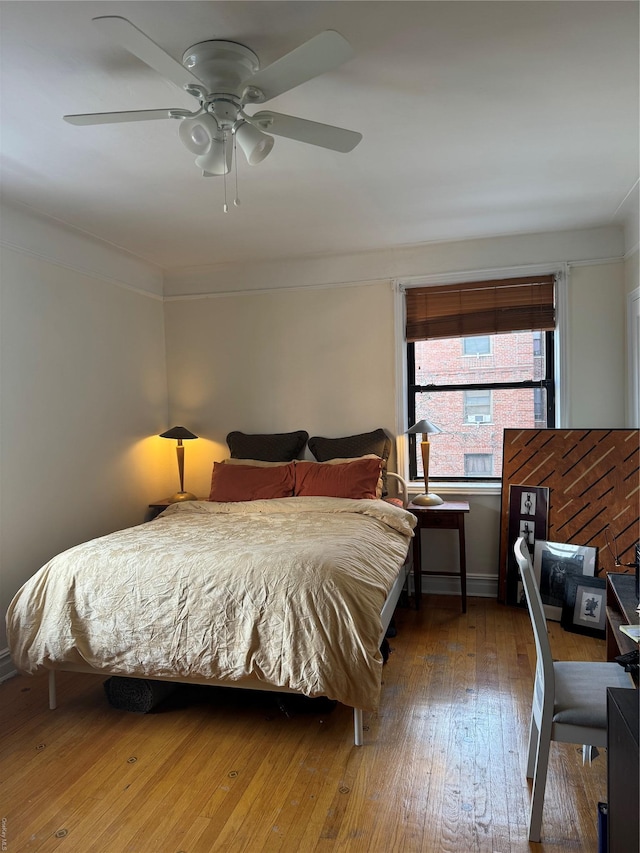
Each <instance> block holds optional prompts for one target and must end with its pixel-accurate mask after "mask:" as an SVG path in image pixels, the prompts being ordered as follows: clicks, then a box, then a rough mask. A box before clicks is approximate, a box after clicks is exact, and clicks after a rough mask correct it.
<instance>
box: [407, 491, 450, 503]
mask: <svg viewBox="0 0 640 853" xmlns="http://www.w3.org/2000/svg"><path fill="white" fill-rule="evenodd" d="M410 503H412V504H416V506H439V505H440V504H443V503H444V501H443V500H442V498H441V497H440V495H434V493H433V492H429V494H427V495H416V496H415V497H413V498H411V501H410Z"/></svg>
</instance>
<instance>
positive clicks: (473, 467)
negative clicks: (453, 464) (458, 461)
mask: <svg viewBox="0 0 640 853" xmlns="http://www.w3.org/2000/svg"><path fill="white" fill-rule="evenodd" d="M464 473H465V476H466V477H490V476H491V475H492V474H493V454H491V453H465V454H464Z"/></svg>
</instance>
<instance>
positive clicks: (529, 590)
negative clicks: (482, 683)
mask: <svg viewBox="0 0 640 853" xmlns="http://www.w3.org/2000/svg"><path fill="white" fill-rule="evenodd" d="M513 551H514V554H515V557H516V562H517V563H518V568H519V569H520V577H521V578H522V585H523V587H524V594H525V596H526V599H527V606H528V608H529V616H530V617H531V627H532V628H533V637H534V640H535V643H536V653H537V656H538V664H537V667H536V690H537V689H538V687H539V688H540V689H542V691H544V695H545V698H546V699H547V701H550V702H553V695H554V689H555V685H554V674H553V658H552V656H551V644H550V643H549V635H548V634H547V619H546V616H545V615H544V606H543V604H542V598H541V597H540V590H539V588H538V583H537V581H536V577H535V575H534V573H533V567H532V565H531V557H530V556H529V548H528V547H527V543H526V540H525V539H524V537H523V536H520V537H519V538H518V539H517V540H516V542H515V544H514V546H513ZM538 682H539V683H538ZM540 698H541V697H540Z"/></svg>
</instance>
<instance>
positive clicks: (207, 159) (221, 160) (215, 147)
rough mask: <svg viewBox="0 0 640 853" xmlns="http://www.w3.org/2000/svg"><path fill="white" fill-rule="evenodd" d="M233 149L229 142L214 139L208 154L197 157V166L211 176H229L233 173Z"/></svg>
mask: <svg viewBox="0 0 640 853" xmlns="http://www.w3.org/2000/svg"><path fill="white" fill-rule="evenodd" d="M231 157H232V148H231V144H230V143H229V141H228V140H227V141H226V144H225V140H224V139H215V138H214V139H212V140H211V143H210V145H209V149H208V150H207V152H206V153H204V154H201V155H200V156H199V157H196V166H197V167H198V168H199V169H202V171H203V172H207V173H208V174H209V175H227V174H229V172H230V171H231Z"/></svg>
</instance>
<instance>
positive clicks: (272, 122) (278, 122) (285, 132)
mask: <svg viewBox="0 0 640 853" xmlns="http://www.w3.org/2000/svg"><path fill="white" fill-rule="evenodd" d="M251 123H252V124H255V125H256V126H257V127H258V128H259V129H260V130H264V131H266V132H267V133H272V134H273V135H274V136H286V137H287V139H297V140H298V142H306V143H308V144H309V145H319V146H320V147H321V148H330V149H331V150H332V151H341V152H342V153H343V154H347V153H348V152H349V151H353V149H354V148H355V147H356V145H357V144H358V143H359V142H360V140H361V139H362V134H361V133H357V132H356V131H355V130H345V129H344V128H343V127H334V126H333V125H332V124H320V122H317V121H307V119H304V118H296V117H295V116H287V115H283V114H282V113H274V112H272V111H271V110H263V111H262V112H259V113H255V115H252V116H251Z"/></svg>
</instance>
